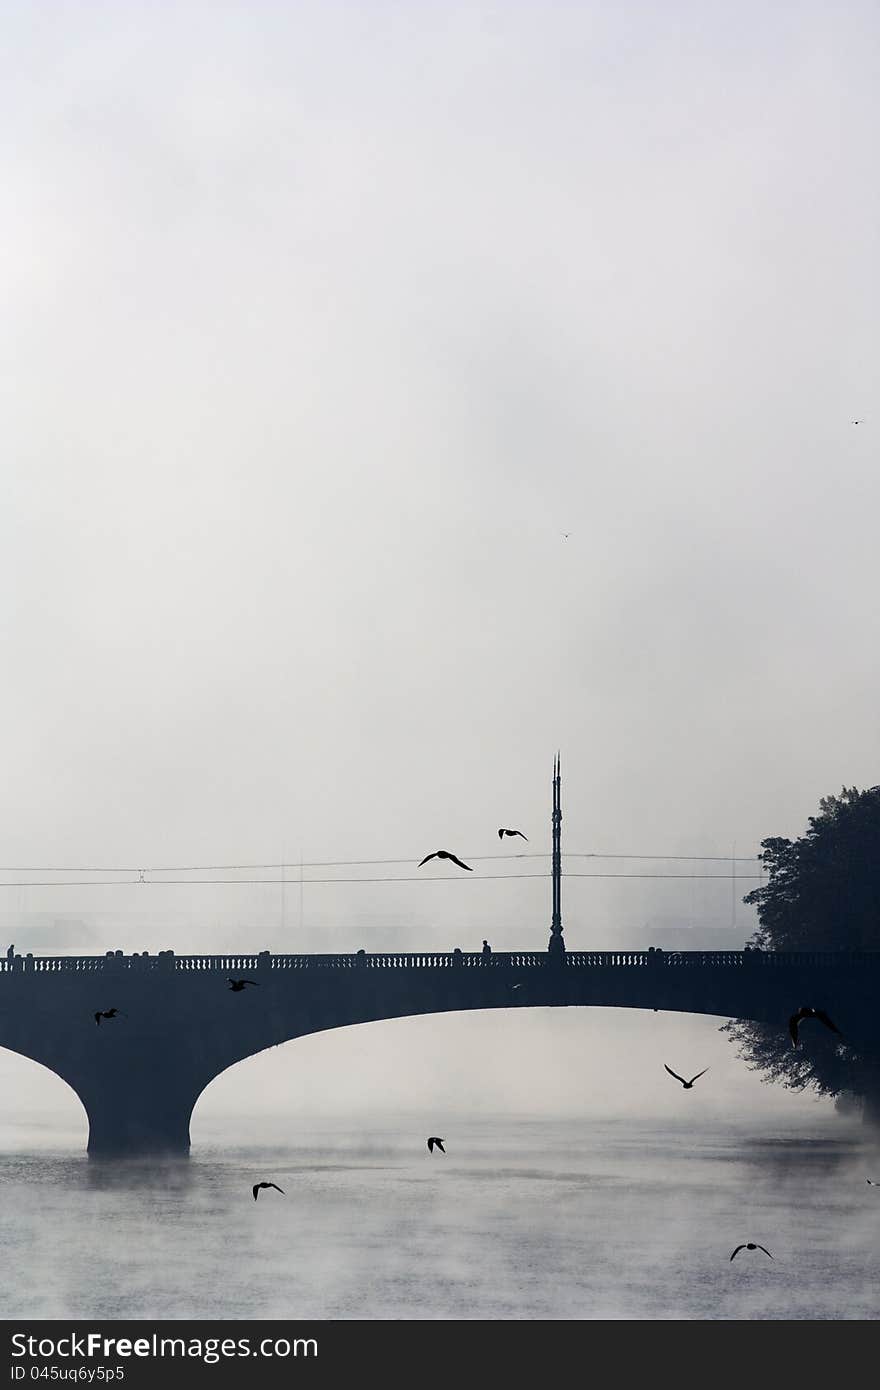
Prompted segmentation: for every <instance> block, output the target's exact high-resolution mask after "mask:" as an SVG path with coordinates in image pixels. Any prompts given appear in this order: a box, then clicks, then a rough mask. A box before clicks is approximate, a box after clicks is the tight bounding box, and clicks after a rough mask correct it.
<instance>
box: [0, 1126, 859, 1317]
mask: <svg viewBox="0 0 880 1390" xmlns="http://www.w3.org/2000/svg"><path fill="white" fill-rule="evenodd" d="M413 1129H414V1127H413V1125H412V1122H411V1119H409V1120H401V1119H400V1118H397V1117H395V1116H387V1117H382V1116H377V1117H373V1118H371V1120H370V1123H369V1125H366V1124H363V1125H361V1127H360V1128H359V1129H358V1130H357V1131H356V1132H353V1131H352V1129H351V1125H350V1124H349V1128H348V1129H347V1130H346V1129H345V1128H344V1127H343V1126H342V1124H341V1122H340V1123H338V1124H336V1123H334V1122H333V1121H331V1120H327V1121H321V1122H320V1124H318V1123H316V1122H315V1121H312V1122H311V1124H310V1126H309V1127H308V1128H306V1129H299V1130H298V1131H297V1133H296V1135H295V1137H294V1138H293V1139H291V1140H288V1141H287V1142H284V1143H280V1142H279V1139H278V1135H277V1134H275V1135H273V1134H269V1133H266V1134H261V1133H259V1132H254V1133H252V1134H251V1135H250V1138H249V1142H248V1143H247V1144H246V1145H240V1146H239V1147H236V1148H230V1147H229V1146H228V1145H224V1144H223V1143H222V1141H221V1136H219V1135H217V1136H216V1142H208V1143H206V1142H204V1140H203V1141H202V1142H201V1143H200V1144H199V1146H198V1147H197V1149H194V1152H193V1156H192V1157H191V1158H190V1160H189V1161H188V1162H187V1161H179V1162H166V1163H157V1162H153V1163H135V1162H129V1163H120V1164H113V1163H106V1162H95V1161H89V1160H88V1159H87V1158H86V1156H85V1155H80V1154H78V1153H77V1152H76V1150H75V1146H73V1145H68V1146H67V1147H66V1148H64V1147H62V1146H61V1145H60V1143H59V1137H58V1136H57V1135H53V1133H52V1132H51V1131H50V1130H49V1131H45V1132H44V1133H43V1135H42V1137H41V1139H40V1144H39V1147H36V1146H34V1147H33V1148H32V1149H31V1150H30V1151H29V1152H17V1153H7V1154H5V1155H3V1156H0V1184H2V1202H0V1257H2V1265H0V1267H2V1290H0V1317H3V1318H7V1319H9V1318H15V1317H25V1316H26V1317H29V1318H75V1319H82V1318H91V1317H94V1318H99V1317H100V1318H107V1319H115V1318H144V1319H167V1318H185V1317H199V1318H217V1319H227V1318H228V1319H236V1318H250V1317H255V1318H277V1319H282V1318H293V1319H296V1318H323V1319H338V1318H368V1319H401V1318H416V1319H444V1318H452V1319H455V1318H458V1319H461V1318H489V1319H521V1318H538V1319H551V1318H565V1319H572V1318H579V1319H594V1318H613V1319H625V1318H634V1319H661V1318H663V1319H669V1318H676V1319H695V1318H716V1319H717V1318H721V1319H742V1318H786V1319H803V1318H809V1319H829V1318H834V1319H837V1318H862V1319H873V1318H876V1317H877V1315H878V1306H880V1295H878V1275H880V1187H878V1188H873V1187H870V1186H868V1184H867V1183H866V1181H865V1179H866V1177H867V1176H872V1177H874V1178H875V1179H876V1180H877V1181H880V1154H878V1151H877V1149H876V1148H873V1149H872V1148H870V1147H868V1146H867V1145H866V1140H865V1136H864V1134H863V1131H862V1130H861V1129H860V1127H859V1126H857V1125H855V1124H853V1123H852V1122H851V1121H850V1122H847V1121H844V1120H842V1119H840V1118H839V1117H837V1116H829V1115H823V1116H819V1117H818V1118H817V1119H815V1120H803V1119H798V1121H797V1122H796V1123H791V1122H790V1121H788V1122H786V1123H784V1124H782V1123H776V1124H774V1123H768V1122H767V1120H766V1118H765V1117H762V1118H761V1120H760V1122H759V1123H756V1122H754V1121H751V1122H750V1121H747V1120H744V1119H743V1118H742V1117H738V1118H737V1120H736V1121H735V1122H734V1123H732V1124H731V1123H724V1124H722V1123H719V1122H718V1121H717V1119H713V1120H710V1121H703V1122H701V1123H699V1124H695V1125H689V1124H688V1123H687V1122H685V1121H684V1120H683V1119H682V1120H676V1121H675V1122H671V1123H668V1124H658V1123H656V1122H652V1123H650V1124H646V1123H641V1124H640V1123H634V1122H633V1121H632V1120H631V1119H626V1120H623V1119H621V1120H604V1121H597V1120H585V1119H574V1120H573V1119H564V1120H563V1119H560V1120H552V1119H551V1120H548V1119H541V1120H534V1121H523V1119H522V1118H516V1119H513V1120H509V1121H506V1120H504V1119H503V1118H498V1119H484V1120H480V1121H479V1122H475V1121H474V1119H473V1117H472V1116H471V1117H468V1118H462V1119H461V1121H460V1122H459V1123H454V1124H450V1123H447V1124H446V1126H445V1127H444V1130H443V1131H442V1132H443V1136H444V1138H445V1139H446V1141H447V1155H446V1157H443V1156H442V1155H438V1154H435V1155H434V1156H433V1157H431V1156H430V1155H429V1154H428V1151H427V1148H426V1145H425V1138H424V1136H423V1135H422V1134H421V1133H415V1132H413ZM226 1137H227V1138H228V1133H227V1135H226ZM872 1163H873V1168H872ZM263 1179H266V1180H271V1181H274V1182H277V1183H278V1184H279V1185H280V1186H281V1187H282V1188H284V1190H285V1191H284V1195H281V1194H279V1193H277V1192H274V1191H272V1190H269V1191H266V1192H263V1193H261V1194H260V1197H259V1200H258V1201H257V1202H254V1200H253V1197H252V1195H251V1186H252V1184H253V1183H254V1182H256V1181H260V1180H263ZM744 1241H755V1242H760V1243H761V1244H763V1245H765V1246H766V1247H767V1248H768V1249H769V1250H770V1251H771V1252H772V1254H773V1259H772V1260H770V1259H768V1258H767V1257H766V1256H765V1255H764V1254H762V1252H761V1251H760V1250H757V1251H754V1252H750V1251H742V1252H741V1253H740V1254H739V1255H738V1256H737V1258H736V1260H734V1261H733V1262H732V1263H731V1261H730V1254H731V1252H732V1250H733V1249H734V1247H735V1246H737V1245H739V1244H740V1243H741V1242H744Z"/></svg>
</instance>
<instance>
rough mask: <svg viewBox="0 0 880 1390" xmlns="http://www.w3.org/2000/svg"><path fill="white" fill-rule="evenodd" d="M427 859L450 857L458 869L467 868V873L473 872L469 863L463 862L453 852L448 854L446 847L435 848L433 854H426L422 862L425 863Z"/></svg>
mask: <svg viewBox="0 0 880 1390" xmlns="http://www.w3.org/2000/svg"><path fill="white" fill-rule="evenodd" d="M429 859H451V860H452V862H453V864H457V865H458V867H459V868H460V869H467V871H468V873H470V874H472V873H473V869H472V868H471V866H470V864H463V863H462V862H461V860H460V859H457V858H456V857H455V855H454V854H450V853H449V850H448V849H435V851H434V853H433V854H426V855H425V857H424V859H423V860H422V864H427V862H428V860H429ZM422 864H420V865H419V868H421V867H422Z"/></svg>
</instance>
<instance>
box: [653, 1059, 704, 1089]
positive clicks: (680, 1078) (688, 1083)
mask: <svg viewBox="0 0 880 1390" xmlns="http://www.w3.org/2000/svg"><path fill="white" fill-rule="evenodd" d="M663 1066H664V1068H665V1069H666V1071H668V1072H669V1075H670V1076H674V1077H675V1079H676V1081H680V1082H681V1084H682V1086H683V1087H684V1089H685V1090H686V1091H689V1090H690V1089H691V1087H692V1086H693V1084H694V1082H695V1081H699V1079H700V1077H701V1076H705V1075H706V1072H707V1071H708V1070H709V1068H708V1067H704V1068H703V1070H702V1071H698V1072H697V1074H696V1076H692V1077H691V1079H690V1081H685V1079H684V1077H683V1076H679V1074H678V1072H677V1071H673V1070H672V1067H667V1066H666V1063H665V1062H664V1063H663Z"/></svg>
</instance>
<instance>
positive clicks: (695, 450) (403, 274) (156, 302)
mask: <svg viewBox="0 0 880 1390" xmlns="http://www.w3.org/2000/svg"><path fill="white" fill-rule="evenodd" d="M878 50H880V16H878V13H877V9H876V6H874V5H870V4H867V3H865V4H861V3H847V4H844V5H842V6H834V7H832V6H829V5H827V4H818V3H809V0H798V3H796V4H795V3H781V4H778V5H774V6H772V7H770V8H769V9H768V8H767V7H766V6H765V5H763V4H756V3H736V4H734V3H708V4H707V3H705V0H699V2H697V0H694V3H681V2H680V0H676V2H675V3H672V2H670V3H667V4H665V5H663V6H657V5H655V4H650V3H644V4H642V3H636V2H635V0H624V3H616V4H610V3H607V4H606V3H589V0H585V3H577V4H576V3H545V2H542V3H540V4H538V3H534V2H532V3H504V4H479V3H473V0H468V3H467V4H464V3H455V0H442V3H426V2H425V0H418V2H414V3H410V4H399V3H398V4H386V3H377V2H376V0H366V3H364V2H363V0H358V3H351V4H334V3H326V2H323V3H320V4H318V3H291V4H269V3H265V0H262V2H260V0H257V2H256V3H251V4H248V5H247V6H245V5H243V4H241V3H235V4H222V3H219V4H218V3H216V0H211V3H210V4H209V3H205V4H197V3H181V4H177V5H175V6H173V7H171V6H169V7H161V6H155V5H150V4H146V3H143V4H131V3H124V0H114V3H112V4H101V3H96V0H89V3H67V4H58V3H45V4H40V5H39V6H34V5H32V4H24V3H15V0H10V2H9V3H8V4H7V5H6V6H5V7H4V38H3V46H2V53H0V115H2V119H0V140H2V163H0V171H2V178H0V198H2V202H3V208H2V226H3V232H4V236H3V256H2V258H0V287H2V291H0V292H2V313H0V351H2V372H0V383H2V391H3V408H2V422H3V423H2V486H3V497H2V508H0V528H2V530H0V565H2V582H0V596H2V597H0V604H2V608H0V613H2V651H3V657H4V670H5V678H4V680H3V681H2V684H0V712H2V727H3V729H4V730H5V734H6V739H5V757H4V779H3V780H4V793H5V794H4V796H3V798H2V803H0V846H2V863H3V865H4V866H11V868H12V869H15V868H16V867H17V866H27V867H36V866H43V865H64V866H102V867H106V866H116V865H120V866H133V865H144V866H153V865H167V864H225V863H236V864H238V863H245V864H246V863H267V862H269V863H271V862H275V861H277V860H278V859H279V858H280V857H281V855H282V852H283V853H284V854H285V855H286V856H287V857H289V858H290V859H293V860H298V859H299V857H300V854H303V855H304V857H305V858H306V859H307V860H328V859H352V858H354V857H355V856H362V857H364V858H367V859H394V858H398V859H400V860H402V861H404V862H403V863H402V864H401V865H397V866H391V867H390V868H388V869H386V870H365V871H364V873H365V874H366V873H375V872H388V873H392V874H396V873H400V874H414V873H415V868H414V865H415V864H417V862H418V860H419V859H421V858H422V856H423V855H424V854H426V853H428V852H429V851H431V850H434V849H437V848H441V847H443V848H449V849H451V850H454V851H457V852H458V853H460V854H463V855H465V856H466V855H468V854H472V855H481V854H487V855H488V854H492V853H495V852H497V851H498V849H499V845H498V841H497V838H496V829H497V827H498V826H499V825H511V826H518V827H521V828H522V829H523V830H524V831H525V833H526V834H528V835H529V837H530V844H529V846H528V848H529V849H531V850H533V851H535V852H539V853H540V852H543V851H545V850H546V849H547V848H548V842H549V821H548V816H549V803H550V786H549V781H550V772H551V763H552V757H553V753H554V752H555V750H556V748H557V747H558V748H561V749H562V752H563V759H564V773H565V813H566V819H565V827H564V829H565V847H566V848H567V849H568V850H580V851H590V850H592V851H599V852H606V853H611V852H619V853H627V852H638V853H657V854H662V853H670V854H671V853H677V852H678V853H682V852H685V853H698V852H701V853H719V854H727V853H730V852H731V849H732V846H733V844H734V842H735V843H736V846H737V853H739V854H750V853H752V852H754V851H755V850H756V849H757V846H758V842H759V841H760V839H761V838H762V837H764V836H766V835H771V834H792V835H793V834H799V833H801V832H802V831H803V829H804V827H805V823H806V818H807V816H808V815H810V814H811V813H812V812H814V811H815V809H816V806H817V803H818V800H819V797H820V796H822V795H824V794H827V793H829V792H833V791H836V790H839V788H840V786H841V784H843V783H846V784H847V785H851V784H853V783H855V784H857V785H859V786H867V785H872V784H875V783H876V782H878V781H880V770H878V763H880V759H878V754H880V720H878V713H877V711H878V698H877V683H878V674H880V671H878V666H880V661H878V646H877V581H878V560H877V543H876V533H877V514H878V503H880V472H878V468H877V441H878V429H880V410H878V408H877V388H878V356H877V351H876V324H877V310H878V294H877V291H878V270H877V266H878V258H877V233H878V222H880V189H878V184H877V180H876V178H875V177H873V167H874V162H875V156H876V135H877V109H878V98H877V85H876V74H877V66H878V58H880V51H878ZM853 419H858V420H860V421H861V423H860V424H859V425H858V426H854V425H852V424H851V423H850V422H851V421H852V420H853ZM563 532H569V533H570V537H569V539H567V540H566V539H563V534H562V533H563ZM589 866H590V861H586V864H585V865H584V864H582V865H581V867H589ZM520 867H522V868H527V869H528V868H531V870H532V871H535V872H537V871H539V870H540V869H542V868H543V863H542V861H524V863H523V865H522V866H520ZM571 867H577V866H576V865H572V866H571ZM604 867H605V868H606V869H607V868H615V867H616V868H618V869H622V868H624V867H625V865H624V864H619V863H618V864H616V865H615V864H608V863H606V864H605V865H604ZM631 867H632V868H639V867H648V866H647V865H643V866H639V865H632V866H631ZM666 867H667V868H669V869H672V868H673V867H674V866H672V865H668V866H666ZM681 867H683V868H687V867H688V866H681ZM694 867H696V866H694ZM707 867H709V868H711V867H712V866H707ZM717 867H718V869H719V871H721V872H724V871H726V870H725V867H724V866H723V865H722V866H717ZM742 867H743V869H745V868H746V866H742ZM429 871H430V870H429ZM434 871H435V872H440V873H441V874H442V873H444V872H445V871H444V870H443V869H440V870H439V871H437V870H436V869H435V870H434ZM490 871H492V872H497V871H498V866H497V865H495V866H494V867H493V865H492V864H491V861H490V862H486V863H483V864H481V865H478V866H477V872H476V873H475V874H474V875H473V876H471V875H467V876H462V875H460V874H458V872H457V871H455V870H450V871H449V872H448V877H450V878H454V877H456V876H457V877H458V878H460V879H461V881H455V882H449V883H446V882H442V883H424V884H420V883H408V884H399V885H392V884H382V885H375V886H370V885H353V886H351V887H349V888H337V887H333V886H327V885H325V886H320V887H318V886H315V887H313V888H311V889H308V888H307V889H306V890H305V895H304V908H305V929H304V930H302V931H300V930H299V923H300V917H299V909H300V904H299V890H298V889H288V890H287V892H286V899H285V903H284V912H283V915H282V904H281V894H280V891H279V890H278V889H277V888H269V887H267V888H259V887H253V888H246V887H242V888H235V887H221V888H216V889H212V888H207V887H193V888H190V889H184V888H176V887H165V888H158V887H153V888H149V887H141V888H136V887H126V888H119V889H108V888H101V889H98V888H96V889H93V890H91V891H89V890H86V889H81V888H74V889H37V888H31V889H25V890H22V889H17V888H3V889H0V893H2V894H3V901H2V903H0V911H2V913H3V921H4V925H5V929H6V930H7V931H8V932H10V934H12V933H13V932H14V930H15V924H16V923H19V924H20V925H19V927H18V935H19V937H21V936H22V933H24V934H25V935H26V930H27V922H28V916H29V914H56V915H58V916H59V917H65V918H70V917H74V918H80V919H81V920H82V921H83V923H84V928H83V937H82V940H83V941H84V942H86V941H87V942H88V949H90V950H103V949H104V948H105V947H106V946H114V945H124V946H126V947H127V948H129V949H130V948H132V947H134V948H137V947H149V948H150V949H151V950H155V949H158V948H160V947H163V946H166V945H173V946H174V947H175V948H176V949H177V950H178V951H185V950H187V949H209V948H210V945H211V943H212V942H216V944H217V945H218V947H219V946H224V945H229V944H231V943H232V942H233V941H237V942H240V943H241V945H242V946H248V945H251V944H253V945H268V946H271V947H272V948H273V949H293V950H296V949H299V948H300V947H302V946H307V947H310V948H311V949H320V948H321V943H326V945H327V948H328V949H332V948H334V947H336V946H341V947H345V946H349V945H353V946H357V945H361V944H363V945H366V946H369V945H371V944H375V945H384V944H397V945H398V946H401V947H403V946H406V945H411V946H413V947H419V946H421V945H432V946H436V947H442V946H452V945H455V944H458V945H461V946H462V947H465V948H467V947H470V946H476V947H478V946H479V941H480V939H481V937H482V935H483V933H484V932H485V931H491V933H492V939H493V944H494V945H495V946H496V947H497V948H499V949H503V948H504V947H506V946H513V945H521V946H525V945H528V944H530V943H533V944H534V945H535V946H536V947H543V945H544V944H545V942H546V935H547V925H548V920H549V885H548V884H547V883H546V881H545V880H541V879H537V880H534V879H530V880H528V881H526V882H523V883H519V884H510V883H507V884H505V883H502V882H498V881H494V880H491V881H487V882H486V883H485V884H480V883H479V882H478V881H477V879H478V877H479V876H480V874H483V875H485V874H488V873H489V872H490ZM505 871H506V870H505ZM342 872H351V871H348V870H346V871H342ZM0 877H2V878H3V879H4V881H7V880H8V881H10V882H15V881H18V880H19V879H20V878H21V877H22V875H20V874H17V873H15V872H10V873H4V874H3V875H0ZM24 877H25V878H27V877H31V878H39V877H40V875H39V874H30V875H28V874H25V875H24ZM748 886H749V885H746V888H747V887H748ZM730 904H731V893H730V884H729V883H728V882H727V881H724V882H722V883H719V884H712V883H686V884H682V883H681V882H679V881H674V882H672V883H669V884H662V883H658V882H656V881H652V880H621V881H619V882H608V881H603V880H589V879H581V880H577V881H575V880H570V881H569V883H568V884H567V885H566V889H565V900H564V907H565V913H566V921H567V939H568V942H569V945H573V946H577V944H578V941H579V939H580V940H585V939H586V938H587V936H588V934H589V933H590V932H595V931H596V930H598V929H601V930H603V931H607V932H610V933H613V934H615V937H616V936H619V937H620V939H621V940H623V938H624V937H625V934H626V929H627V928H628V927H635V926H637V925H642V924H644V923H645V922H646V921H647V920H649V919H650V918H652V917H654V916H659V915H670V914H672V915H675V914H679V915H682V916H684V917H701V916H703V917H705V918H706V920H709V919H720V920H721V921H722V922H723V921H724V920H726V919H727V916H728V914H729V912H730ZM739 914H740V916H739V920H740V921H741V922H742V923H743V924H744V925H745V926H748V923H749V920H750V918H749V913H748V912H747V910H746V909H744V908H740V909H739ZM133 922H135V923H137V926H136V928H135V927H133V926H132V925H131V924H132V923H133ZM579 934H580V937H579ZM59 941H60V938H59ZM74 944H75V943H74V942H72V941H71V940H69V939H66V940H65V941H64V945H63V949H65V950H67V949H72V947H73V945H74ZM40 949H48V947H46V946H45V945H41V947H40ZM59 949H61V946H60V945H59ZM397 1026H398V1027H399V1026H400V1025H397ZM420 1026H424V1025H423V1024H422V1025H420ZM438 1026H439V1025H438ZM724 1046H727V1045H726V1044H724Z"/></svg>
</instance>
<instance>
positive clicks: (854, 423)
mask: <svg viewBox="0 0 880 1390" xmlns="http://www.w3.org/2000/svg"><path fill="white" fill-rule="evenodd" d="M861 423H862V422H861V420H850V424H851V425H860V424H861Z"/></svg>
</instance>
